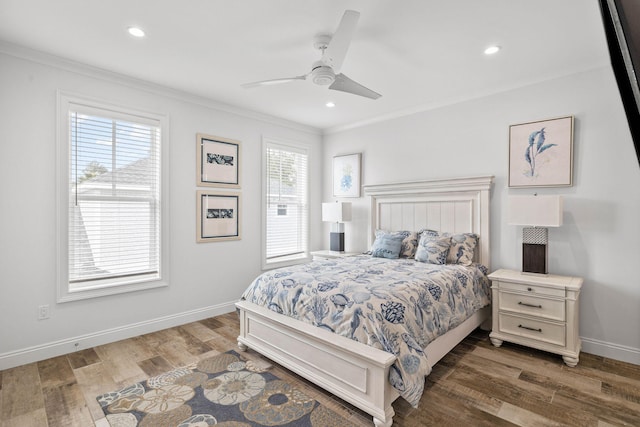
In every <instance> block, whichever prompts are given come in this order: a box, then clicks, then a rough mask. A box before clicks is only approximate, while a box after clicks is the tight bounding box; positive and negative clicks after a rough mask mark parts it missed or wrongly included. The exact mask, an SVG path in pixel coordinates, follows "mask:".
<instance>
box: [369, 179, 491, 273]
mask: <svg viewBox="0 0 640 427" xmlns="http://www.w3.org/2000/svg"><path fill="white" fill-rule="evenodd" d="M492 183H493V176H478V177H469V178H452V179H437V180H430V181H414V182H401V183H395V184H378V185H365V186H364V195H365V196H368V197H370V199H371V210H370V212H371V215H370V220H369V230H370V232H369V247H371V244H372V242H373V240H374V238H375V231H376V230H378V229H383V230H392V231H395V230H413V231H417V230H419V229H421V228H429V229H432V230H438V231H449V232H453V233H476V234H477V235H478V236H480V239H479V240H478V248H476V254H475V260H476V261H478V262H480V263H482V264H484V265H486V266H487V268H491V266H490V258H489V255H490V251H489V248H490V246H489V243H490V242H489V223H490V218H489V194H490V191H491V184H492Z"/></svg>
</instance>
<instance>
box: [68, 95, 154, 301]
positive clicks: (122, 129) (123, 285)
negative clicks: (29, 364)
mask: <svg viewBox="0 0 640 427" xmlns="http://www.w3.org/2000/svg"><path fill="white" fill-rule="evenodd" d="M60 101H61V102H60V107H59V112H60V117H59V120H60V129H61V131H60V132H61V133H60V135H59V141H58V149H59V161H60V173H59V177H58V179H59V185H60V201H61V203H60V209H59V213H60V218H61V224H60V228H61V232H60V237H61V238H60V239H59V240H60V246H61V247H60V254H61V257H60V258H61V262H60V266H59V268H60V270H61V271H60V274H59V282H60V283H59V289H58V290H59V295H58V296H59V300H60V301H67V300H75V299H81V298H87V297H93V296H101V295H105V294H112V293H120V292H126V291H131V290H139V289H144V288H149V287H157V286H162V285H164V283H162V282H161V279H162V273H163V267H164V264H165V263H163V262H162V260H163V256H162V255H163V233H162V229H163V227H162V225H163V220H164V218H163V206H165V204H164V203H163V202H164V200H163V191H162V190H163V182H162V179H161V170H162V163H161V158H162V156H161V151H162V135H163V132H162V130H163V118H162V117H161V116H156V115H152V114H148V113H147V114H144V113H139V112H131V111H125V110H124V109H122V108H116V107H112V106H106V105H104V104H99V103H97V102H95V101H88V100H85V99H79V98H71V97H68V96H65V95H61V96H60Z"/></svg>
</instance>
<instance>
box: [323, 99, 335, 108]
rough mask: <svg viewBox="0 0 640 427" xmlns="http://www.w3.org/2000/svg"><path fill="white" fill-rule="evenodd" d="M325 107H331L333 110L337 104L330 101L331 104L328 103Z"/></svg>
mask: <svg viewBox="0 0 640 427" xmlns="http://www.w3.org/2000/svg"><path fill="white" fill-rule="evenodd" d="M324 105H326V106H327V107H329V108H333V107H335V106H336V103H335V102H333V101H329V102H327V103H326V104H324Z"/></svg>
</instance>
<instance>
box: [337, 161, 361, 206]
mask: <svg viewBox="0 0 640 427" xmlns="http://www.w3.org/2000/svg"><path fill="white" fill-rule="evenodd" d="M333 195H334V196H336V197H360V154H359V153H357V154H349V155H346V156H336V157H334V158H333Z"/></svg>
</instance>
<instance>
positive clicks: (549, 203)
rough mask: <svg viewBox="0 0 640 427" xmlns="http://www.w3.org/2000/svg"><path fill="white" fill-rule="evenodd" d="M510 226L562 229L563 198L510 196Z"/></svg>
mask: <svg viewBox="0 0 640 427" xmlns="http://www.w3.org/2000/svg"><path fill="white" fill-rule="evenodd" d="M508 222H509V224H510V225H528V226H533V227H560V226H561V225H562V197H561V196H510V197H509V213H508Z"/></svg>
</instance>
